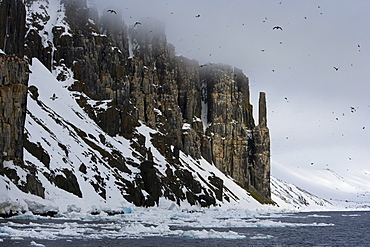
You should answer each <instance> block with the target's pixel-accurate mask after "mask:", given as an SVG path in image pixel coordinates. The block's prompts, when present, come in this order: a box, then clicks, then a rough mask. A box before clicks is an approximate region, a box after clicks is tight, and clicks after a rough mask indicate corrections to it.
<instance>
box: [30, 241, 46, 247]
mask: <svg viewBox="0 0 370 247" xmlns="http://www.w3.org/2000/svg"><path fill="white" fill-rule="evenodd" d="M31 246H38V247H45V245H43V244H38V243H36V242H35V241H31Z"/></svg>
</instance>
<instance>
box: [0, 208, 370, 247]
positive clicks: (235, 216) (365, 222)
mask: <svg viewBox="0 0 370 247" xmlns="http://www.w3.org/2000/svg"><path fill="white" fill-rule="evenodd" d="M202 221H203V223H202ZM369 223H370V212H365V211H360V212H353V211H351V212H315V213H313V212H306V213H285V214H276V213H275V214H268V213H265V214H261V215H253V214H250V213H249V212H239V211H237V212H231V213H228V214H227V213H225V212H217V211H215V212H212V213H207V212H206V211H203V212H191V213H189V212H173V213H171V214H169V215H167V216H165V215H163V216H162V215H161V214H158V215H154V216H153V215H150V216H149V217H148V216H145V217H144V215H135V214H132V215H131V217H130V215H125V217H115V218H110V217H103V218H101V217H100V218H91V219H89V218H75V219H71V218H70V219H66V218H61V219H53V218H43V217H39V218H32V217H29V218H28V219H25V218H22V217H18V218H17V217H13V218H10V219H0V246H39V247H42V246H56V247H59V246H60V247H67V246H79V247H82V246H96V247H97V246H100V247H103V246H117V247H118V246H143V247H157V246H194V247H195V246H204V247H205V246H228V247H232V246H370V234H369V232H370V224H369Z"/></svg>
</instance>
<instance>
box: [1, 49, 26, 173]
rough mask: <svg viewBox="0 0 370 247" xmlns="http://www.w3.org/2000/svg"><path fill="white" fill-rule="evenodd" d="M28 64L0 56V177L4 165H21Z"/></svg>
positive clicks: (12, 57)
mask: <svg viewBox="0 0 370 247" xmlns="http://www.w3.org/2000/svg"><path fill="white" fill-rule="evenodd" d="M28 73H29V69H28V63H27V62H26V61H25V60H24V59H20V58H18V57H16V56H6V55H3V56H0V109H1V111H0V174H3V173H4V171H3V161H4V160H13V161H14V162H15V163H19V162H23V129H24V122H25V119H26V103H27V102H26V100H27V84H28Z"/></svg>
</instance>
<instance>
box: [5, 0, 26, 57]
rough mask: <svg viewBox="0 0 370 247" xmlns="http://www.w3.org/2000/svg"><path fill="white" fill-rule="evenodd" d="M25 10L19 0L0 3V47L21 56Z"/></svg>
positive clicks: (7, 52) (22, 51) (24, 32)
mask: <svg viewBox="0 0 370 247" xmlns="http://www.w3.org/2000/svg"><path fill="white" fill-rule="evenodd" d="M25 18H26V10H25V7H24V5H23V3H22V2H21V1H2V2H1V3H0V49H2V50H3V51H4V52H5V53H6V54H10V55H16V56H18V57H21V58H23V55H24V38H25V34H26V26H25Z"/></svg>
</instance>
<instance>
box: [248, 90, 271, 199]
mask: <svg viewBox="0 0 370 247" xmlns="http://www.w3.org/2000/svg"><path fill="white" fill-rule="evenodd" d="M258 115H259V120H258V121H259V124H258V126H256V127H254V128H253V140H254V141H253V143H254V154H253V163H254V171H255V172H254V174H255V176H254V179H253V181H251V183H252V186H253V187H254V189H255V190H257V191H258V193H259V194H260V195H261V197H262V198H261V199H262V201H263V202H264V203H272V201H271V188H270V133H269V129H268V128H267V111H266V94H265V93H264V92H261V93H260V98H259V114H258Z"/></svg>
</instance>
